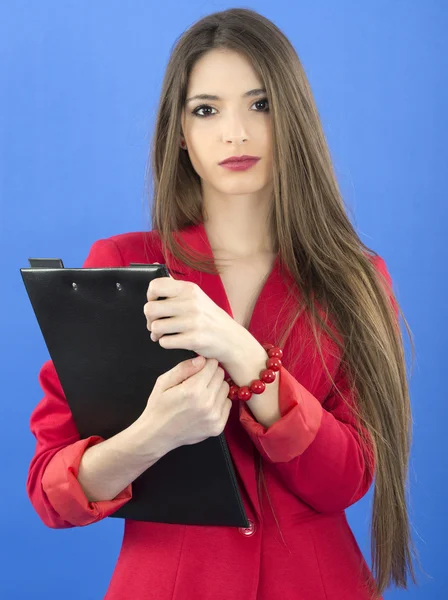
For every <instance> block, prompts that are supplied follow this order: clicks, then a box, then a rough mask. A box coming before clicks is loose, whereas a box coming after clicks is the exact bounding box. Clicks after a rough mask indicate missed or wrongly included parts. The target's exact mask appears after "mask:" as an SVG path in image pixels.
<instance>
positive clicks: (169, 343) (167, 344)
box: [159, 333, 196, 352]
mask: <svg viewBox="0 0 448 600" xmlns="http://www.w3.org/2000/svg"><path fill="white" fill-rule="evenodd" d="M159 344H160V345H161V346H162V348H165V349H166V350H174V349H181V350H192V351H193V352H196V350H194V348H193V346H194V345H195V344H194V340H193V339H192V338H191V335H190V334H189V333H176V334H174V335H164V336H162V337H161V338H160V339H159Z"/></svg>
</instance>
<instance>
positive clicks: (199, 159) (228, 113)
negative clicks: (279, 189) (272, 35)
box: [179, 49, 272, 195]
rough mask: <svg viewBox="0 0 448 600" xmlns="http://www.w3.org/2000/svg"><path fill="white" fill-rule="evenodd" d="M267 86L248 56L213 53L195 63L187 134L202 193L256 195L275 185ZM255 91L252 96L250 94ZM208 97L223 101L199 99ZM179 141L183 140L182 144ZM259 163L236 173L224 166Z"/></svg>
mask: <svg viewBox="0 0 448 600" xmlns="http://www.w3.org/2000/svg"><path fill="white" fill-rule="evenodd" d="M260 88H263V84H262V82H261V81H260V79H259V78H258V77H257V75H256V73H255V71H254V70H253V68H252V66H251V64H250V62H249V61H248V59H246V58H245V57H244V56H242V55H240V54H237V53H236V52H232V51H229V50H217V49H214V50H211V51H209V52H208V53H206V54H205V55H203V56H202V57H201V58H200V59H199V60H198V61H197V62H196V64H195V66H194V68H193V70H192V72H191V74H190V80H189V83H188V89H187V96H186V98H187V102H186V103H185V106H184V108H183V111H182V117H181V119H182V132H183V139H184V140H185V143H186V146H187V149H185V150H181V152H188V154H189V157H190V160H191V163H192V165H193V167H194V169H195V171H196V173H197V174H198V175H199V177H200V178H201V181H202V189H203V192H204V191H207V189H210V188H213V190H214V191H218V192H221V193H223V194H241V195H242V194H245V195H247V194H256V193H257V192H261V191H262V190H265V189H266V187H267V186H270V184H271V182H272V149H271V116H270V113H269V104H268V100H267V98H266V92H263V91H260ZM252 90H258V91H256V92H252V93H251V95H245V94H246V93H247V92H249V91H252ZM198 94H207V95H213V96H216V97H218V99H216V98H215V99H194V100H190V101H189V98H191V97H192V96H196V95H198ZM179 141H180V140H179ZM243 154H244V155H250V156H256V157H259V158H260V160H259V161H258V162H256V163H255V164H254V166H252V167H250V168H249V169H247V170H241V171H232V170H229V169H226V168H224V167H222V166H221V165H220V164H219V163H220V162H221V161H222V160H224V159H226V158H229V157H231V156H241V155H243Z"/></svg>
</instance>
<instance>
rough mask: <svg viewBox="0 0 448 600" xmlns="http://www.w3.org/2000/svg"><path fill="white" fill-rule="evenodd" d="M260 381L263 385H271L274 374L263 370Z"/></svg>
mask: <svg viewBox="0 0 448 600" xmlns="http://www.w3.org/2000/svg"><path fill="white" fill-rule="evenodd" d="M260 376H261V380H262V381H264V382H265V383H272V382H273V381H275V372H274V371H272V369H264V370H263V371H262V372H261V373H260Z"/></svg>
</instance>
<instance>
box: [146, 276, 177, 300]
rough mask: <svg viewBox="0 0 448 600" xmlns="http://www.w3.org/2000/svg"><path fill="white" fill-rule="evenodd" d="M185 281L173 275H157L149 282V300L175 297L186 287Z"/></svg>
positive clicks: (147, 295)
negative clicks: (174, 277)
mask: <svg viewBox="0 0 448 600" xmlns="http://www.w3.org/2000/svg"><path fill="white" fill-rule="evenodd" d="M184 285H185V282H184V281H179V280H177V279H173V278H172V277H157V278H156V279H153V280H152V281H150V282H149V285H148V290H147V293H146V298H147V300H148V302H151V301H152V300H157V298H174V297H175V296H178V295H179V294H180V293H181V292H182V290H183V289H184Z"/></svg>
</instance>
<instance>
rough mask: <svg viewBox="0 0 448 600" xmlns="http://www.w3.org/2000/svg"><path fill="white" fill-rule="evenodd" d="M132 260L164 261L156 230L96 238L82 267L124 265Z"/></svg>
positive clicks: (139, 261)
mask: <svg viewBox="0 0 448 600" xmlns="http://www.w3.org/2000/svg"><path fill="white" fill-rule="evenodd" d="M133 262H135V263H153V262H161V263H162V262H164V260H163V255H162V249H161V242H160V236H159V233H158V231H156V230H151V231H129V232H126V233H118V234H115V235H111V236H109V237H107V238H101V239H98V240H96V241H95V242H93V243H92V245H91V247H90V250H89V252H88V256H87V258H86V260H85V263H84V265H83V267H84V268H86V267H87V268H89V267H90V268H94V267H95V266H98V267H100V266H103V267H108V266H110V267H114V266H116V267H125V266H128V265H129V264H130V263H133Z"/></svg>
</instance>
